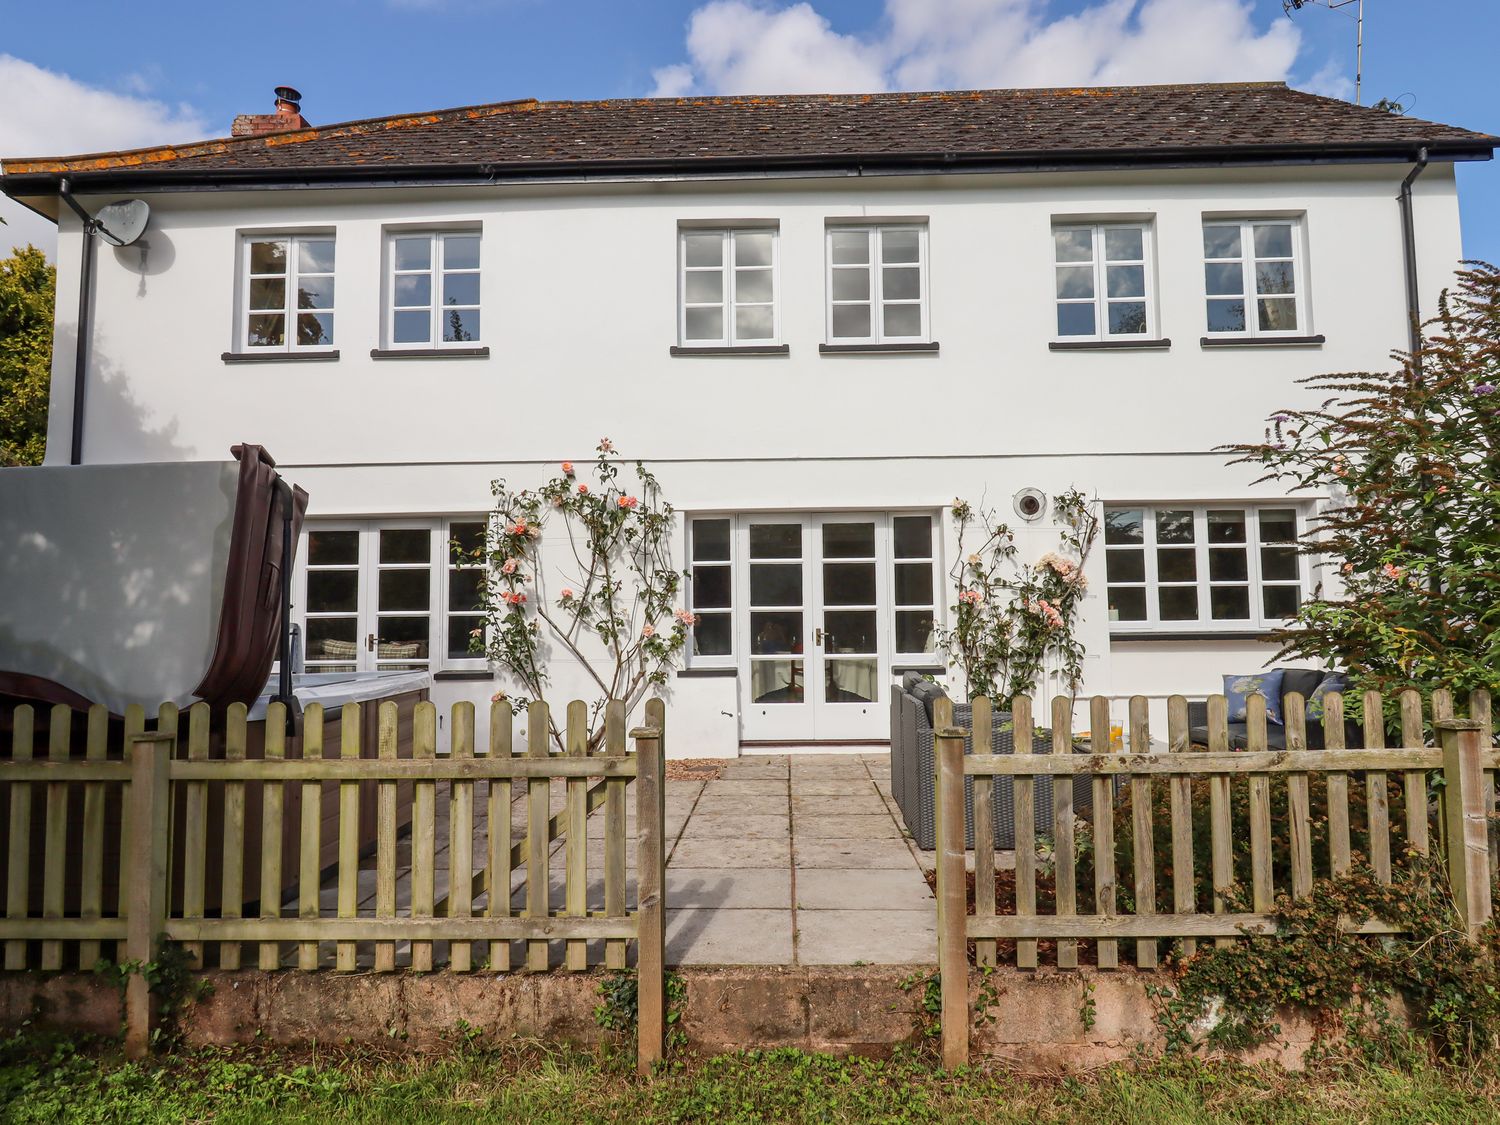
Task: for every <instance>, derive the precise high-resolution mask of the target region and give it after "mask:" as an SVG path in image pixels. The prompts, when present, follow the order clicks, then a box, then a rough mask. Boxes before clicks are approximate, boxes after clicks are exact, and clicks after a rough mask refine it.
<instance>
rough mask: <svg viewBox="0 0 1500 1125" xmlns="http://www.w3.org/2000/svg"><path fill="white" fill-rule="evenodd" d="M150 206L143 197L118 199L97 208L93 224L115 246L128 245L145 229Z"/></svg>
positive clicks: (149, 215)
mask: <svg viewBox="0 0 1500 1125" xmlns="http://www.w3.org/2000/svg"><path fill="white" fill-rule="evenodd" d="M150 217H151V208H150V207H148V206H146V201H145V200H144V199H118V200H116V201H115V202H113V203H109V204H106V205H105V206H103V207H101V208H99V213H98V214H97V215H95V216H94V226H95V229H96V230H98V232H99V233H100V234H102V235H103V236H104V237H105V238H107V239H108V240H109V241H110V242H112V243H114V244H115V245H116V246H129V245H130V244H131V243H132V242H134V241H135V240H136V239H138V238H140V237H141V233H142V232H143V231H144V230H145V229H146V221H147V220H148V219H150Z"/></svg>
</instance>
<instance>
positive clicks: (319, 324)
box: [297, 313, 333, 348]
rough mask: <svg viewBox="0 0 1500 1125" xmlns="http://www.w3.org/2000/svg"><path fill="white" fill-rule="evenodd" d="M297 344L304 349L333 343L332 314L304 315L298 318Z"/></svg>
mask: <svg viewBox="0 0 1500 1125" xmlns="http://www.w3.org/2000/svg"><path fill="white" fill-rule="evenodd" d="M297 343H298V344H299V345H300V346H301V347H304V348H313V347H326V346H328V345H330V344H332V343H333V314H332V313H302V314H301V315H300V316H298V317H297Z"/></svg>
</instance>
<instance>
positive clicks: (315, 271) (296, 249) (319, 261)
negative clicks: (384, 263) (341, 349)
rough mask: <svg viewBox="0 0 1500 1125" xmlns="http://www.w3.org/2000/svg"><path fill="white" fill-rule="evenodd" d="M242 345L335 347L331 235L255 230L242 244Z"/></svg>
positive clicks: (294, 348)
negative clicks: (265, 232) (264, 234)
mask: <svg viewBox="0 0 1500 1125" xmlns="http://www.w3.org/2000/svg"><path fill="white" fill-rule="evenodd" d="M243 258H244V267H245V274H244V279H243V280H244V288H243V293H244V302H245V303H244V307H243V310H242V314H243V315H242V319H241V323H240V334H241V339H242V340H243V342H244V348H245V350H246V351H284V352H301V351H317V350H319V349H326V348H332V347H333V316H334V286H333V280H334V278H333V273H334V271H333V258H334V240H333V236H332V235H329V234H321V235H267V236H261V235H256V236H253V237H247V238H246V239H245V242H244V248H243Z"/></svg>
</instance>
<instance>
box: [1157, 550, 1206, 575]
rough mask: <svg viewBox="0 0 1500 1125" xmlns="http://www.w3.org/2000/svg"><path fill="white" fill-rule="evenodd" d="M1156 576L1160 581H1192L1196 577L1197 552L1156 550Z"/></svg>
mask: <svg viewBox="0 0 1500 1125" xmlns="http://www.w3.org/2000/svg"><path fill="white" fill-rule="evenodd" d="M1156 577H1157V579H1158V581H1161V582H1192V581H1195V580H1196V579H1197V577H1198V554H1197V552H1196V551H1192V550H1182V549H1180V548H1178V549H1174V550H1167V549H1163V550H1159V551H1157V552H1156Z"/></svg>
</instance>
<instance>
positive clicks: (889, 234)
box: [880, 230, 921, 263]
mask: <svg viewBox="0 0 1500 1125" xmlns="http://www.w3.org/2000/svg"><path fill="white" fill-rule="evenodd" d="M880 260H881V261H882V262H887V263H890V262H917V261H920V260H921V239H920V236H919V235H918V234H917V232H916V231H914V230H887V231H882V232H881V235H880Z"/></svg>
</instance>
